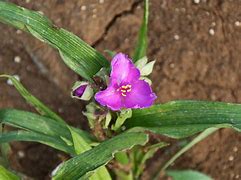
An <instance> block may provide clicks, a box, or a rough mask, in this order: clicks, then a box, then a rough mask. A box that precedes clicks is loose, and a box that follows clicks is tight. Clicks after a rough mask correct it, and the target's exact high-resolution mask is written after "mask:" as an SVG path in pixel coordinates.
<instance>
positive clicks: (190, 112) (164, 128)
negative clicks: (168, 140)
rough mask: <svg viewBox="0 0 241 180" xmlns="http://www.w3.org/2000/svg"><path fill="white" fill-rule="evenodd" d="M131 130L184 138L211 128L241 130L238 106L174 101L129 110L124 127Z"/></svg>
mask: <svg viewBox="0 0 241 180" xmlns="http://www.w3.org/2000/svg"><path fill="white" fill-rule="evenodd" d="M124 125H125V126H126V127H127V128H133V127H136V128H134V129H133V130H132V131H143V130H150V131H152V132H154V133H157V134H163V135H166V136H169V137H172V138H184V137H188V136H191V135H193V134H196V133H198V132H201V131H203V130H205V129H207V128H210V127H217V128H234V129H235V130H237V131H241V105H240V104H232V103H222V102H207V101H191V100H187V101H173V102H169V103H166V104H159V105H154V106H152V107H150V108H147V109H137V110H132V117H131V118H130V119H127V120H126V121H125V124H124Z"/></svg>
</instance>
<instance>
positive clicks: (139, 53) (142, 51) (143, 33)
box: [133, 0, 149, 62]
mask: <svg viewBox="0 0 241 180" xmlns="http://www.w3.org/2000/svg"><path fill="white" fill-rule="evenodd" d="M148 17H149V0H145V1H144V15H143V20H142V24H141V27H140V30H139V34H138V40H137V45H136V48H135V53H134V56H133V61H134V62H136V61H137V60H139V59H140V58H143V57H144V56H146V51H147V46H148V42H147V41H148V37H147V32H148Z"/></svg>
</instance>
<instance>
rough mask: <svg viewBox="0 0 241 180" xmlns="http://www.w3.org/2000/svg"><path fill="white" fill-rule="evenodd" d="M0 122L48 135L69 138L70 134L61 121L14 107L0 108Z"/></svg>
mask: <svg viewBox="0 0 241 180" xmlns="http://www.w3.org/2000/svg"><path fill="white" fill-rule="evenodd" d="M0 122H1V123H4V124H8V125H10V126H14V127H17V128H22V129H26V130H29V131H33V132H36V133H42V134H45V135H49V136H57V137H61V136H62V137H64V138H66V139H69V140H71V134H70V132H69V130H68V128H67V126H65V125H64V124H63V123H58V122H56V121H55V120H53V119H50V118H47V117H44V116H40V115H38V114H35V113H31V112H26V111H20V110H15V109H0Z"/></svg>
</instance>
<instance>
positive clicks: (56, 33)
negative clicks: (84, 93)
mask: <svg viewBox="0 0 241 180" xmlns="http://www.w3.org/2000/svg"><path fill="white" fill-rule="evenodd" d="M0 22H3V23H5V24H9V25H12V26H14V27H16V28H19V29H21V30H23V31H26V32H29V33H31V34H32V35H33V36H35V37H36V38H38V39H40V40H41V41H43V42H46V43H48V44H50V45H51V46H53V47H54V48H56V49H58V50H59V52H60V53H61V54H62V55H63V56H65V57H67V58H64V59H63V60H64V62H65V63H66V64H67V65H68V66H69V67H70V68H71V69H72V70H73V71H75V72H76V73H78V74H79V75H80V76H82V77H84V78H86V79H88V80H92V77H93V75H95V74H96V73H97V72H98V71H99V70H100V69H101V68H102V67H109V62H108V61H107V60H106V59H105V58H104V57H103V56H102V55H101V54H100V53H99V52H97V51H96V50H95V49H94V48H92V47H91V46H89V45H88V44H87V43H85V42H84V41H82V40H81V39H80V38H78V37H77V36H75V35H74V34H72V33H70V32H68V31H66V30H64V29H62V28H58V27H56V26H55V25H53V24H52V23H51V22H50V20H48V19H47V18H46V17H45V16H43V15H42V14H40V13H38V12H35V11H31V10H28V9H25V8H23V7H19V6H16V5H14V4H11V3H7V2H3V1H0Z"/></svg>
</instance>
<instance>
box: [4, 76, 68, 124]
mask: <svg viewBox="0 0 241 180" xmlns="http://www.w3.org/2000/svg"><path fill="white" fill-rule="evenodd" d="M0 78H8V79H10V80H11V81H12V83H13V85H14V87H15V88H16V89H17V91H18V92H19V93H20V94H21V96H22V97H23V98H24V99H25V100H26V101H27V102H28V103H29V104H31V105H32V106H34V107H35V108H36V110H37V111H38V112H39V113H40V114H42V115H43V116H46V117H49V118H51V119H55V120H57V121H59V122H63V123H65V121H64V120H63V119H62V118H61V117H60V116H58V115H57V114H56V113H55V112H53V111H52V110H51V109H49V108H48V107H47V106H45V105H44V104H43V103H42V102H41V101H40V100H39V99H37V98H36V97H34V96H33V95H32V94H31V93H30V92H29V91H28V90H27V89H26V88H25V87H24V86H23V85H22V84H21V83H20V82H19V81H18V80H17V79H16V78H15V77H14V76H10V75H5V74H3V75H0Z"/></svg>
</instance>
